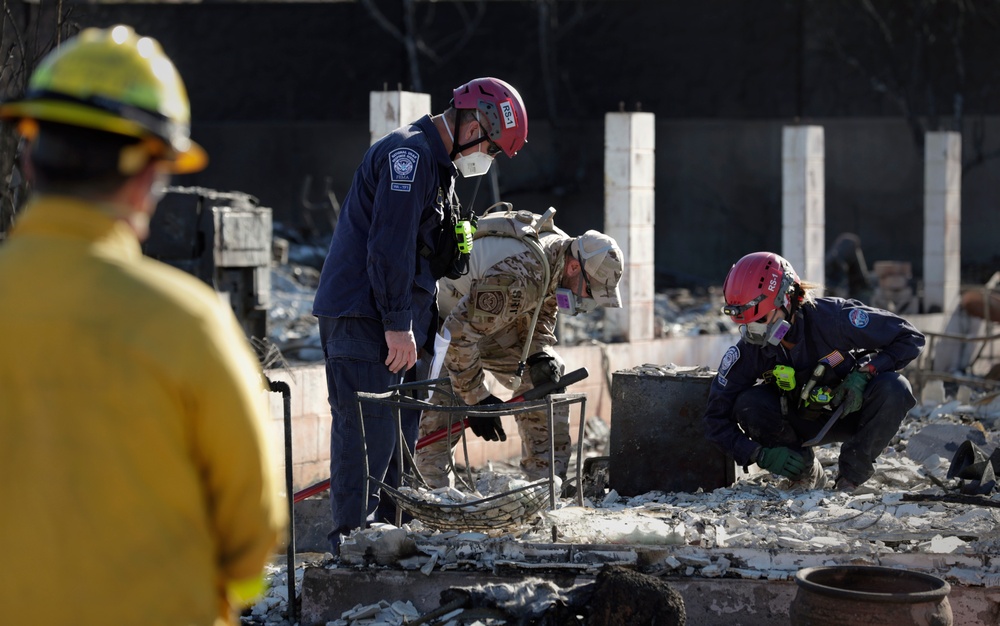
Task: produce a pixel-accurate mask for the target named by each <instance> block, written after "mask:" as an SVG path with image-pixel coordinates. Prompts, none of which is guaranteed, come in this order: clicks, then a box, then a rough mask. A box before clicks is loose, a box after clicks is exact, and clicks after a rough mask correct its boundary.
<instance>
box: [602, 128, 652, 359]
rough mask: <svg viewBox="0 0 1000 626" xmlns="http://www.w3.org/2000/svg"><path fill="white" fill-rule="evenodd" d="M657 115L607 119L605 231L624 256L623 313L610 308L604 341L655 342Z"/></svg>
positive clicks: (606, 311)
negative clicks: (654, 229) (619, 247)
mask: <svg viewBox="0 0 1000 626" xmlns="http://www.w3.org/2000/svg"><path fill="white" fill-rule="evenodd" d="M655 147H656V116H655V115H653V114H652V113H606V114H605V116H604V232H605V234H607V235H609V236H611V237H613V238H614V239H615V241H617V242H618V245H619V246H621V249H622V252H623V253H624V255H625V260H624V266H625V272H624V276H623V277H622V281H621V283H620V288H621V292H622V304H623V308H621V309H606V310H605V313H606V314H607V317H606V319H607V322H608V323H607V324H606V325H605V329H604V334H605V339H608V340H610V339H614V338H624V339H625V340H627V341H637V340H643V339H652V338H653V292H654V284H653V283H654V274H655V269H654V257H653V223H654V217H653V214H654V203H653V200H654V195H653V190H654V178H655V168H654V165H655V161H654V149H655Z"/></svg>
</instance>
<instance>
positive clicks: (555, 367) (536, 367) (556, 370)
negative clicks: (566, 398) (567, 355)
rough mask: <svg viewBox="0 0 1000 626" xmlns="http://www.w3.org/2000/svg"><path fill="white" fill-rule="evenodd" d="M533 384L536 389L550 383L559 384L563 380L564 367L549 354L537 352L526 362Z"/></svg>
mask: <svg viewBox="0 0 1000 626" xmlns="http://www.w3.org/2000/svg"><path fill="white" fill-rule="evenodd" d="M525 365H527V366H528V375H529V376H530V377H531V384H532V385H534V386H535V387H537V386H539V385H544V384H545V383H548V382H553V383H557V382H559V379H560V378H562V369H563V368H562V366H561V365H560V363H559V361H557V360H556V357H554V356H553V355H551V354H549V353H548V352H536V353H534V354H532V355H531V356H529V357H528V360H527V361H525Z"/></svg>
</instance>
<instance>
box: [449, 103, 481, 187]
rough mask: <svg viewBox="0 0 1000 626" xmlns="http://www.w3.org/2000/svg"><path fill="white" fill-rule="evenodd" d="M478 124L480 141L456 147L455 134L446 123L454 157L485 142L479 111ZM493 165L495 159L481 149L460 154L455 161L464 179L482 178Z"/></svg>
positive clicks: (456, 167) (477, 113)
mask: <svg viewBox="0 0 1000 626" xmlns="http://www.w3.org/2000/svg"><path fill="white" fill-rule="evenodd" d="M476 123H477V124H479V140H478V141H475V142H473V143H471V144H465V145H464V146H455V145H454V144H455V134H454V133H453V132H452V130H451V126H449V125H448V123H447V122H445V127H446V128H447V129H448V136H449V137H451V143H452V145H453V148H452V156H454V155H455V154H457V153H459V152H461V151H462V150H468V149H469V148H470V147H472V146H474V145H479V144H480V143H482V142H483V140H484V137H483V125H482V123H480V122H479V111H476ZM492 164H493V157H492V156H490V155H489V154H487V153H485V152H483V151H482V150H481V149H477V150H476V151H475V152H473V153H472V154H459V155H458V158H457V159H455V169H457V170H458V173H459V174H461V175H462V177H463V178H473V177H475V176H482V175H483V174H485V173H486V172H488V171H490V166H491V165H492Z"/></svg>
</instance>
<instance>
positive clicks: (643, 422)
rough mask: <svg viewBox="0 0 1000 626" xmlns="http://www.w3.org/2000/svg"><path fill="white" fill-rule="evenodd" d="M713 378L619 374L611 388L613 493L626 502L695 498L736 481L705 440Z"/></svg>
mask: <svg viewBox="0 0 1000 626" xmlns="http://www.w3.org/2000/svg"><path fill="white" fill-rule="evenodd" d="M711 383H712V377H711V376H694V375H687V374H680V375H670V374H667V375H661V374H646V373H636V372H633V371H620V372H615V373H614V374H613V375H612V382H611V436H610V441H609V445H608V450H609V453H610V454H609V457H610V458H609V462H608V470H609V477H608V479H609V483H610V487H611V488H612V489H614V490H616V491H617V492H618V493H619V494H620V495H623V496H636V495H640V494H643V493H647V492H650V491H667V492H677V491H686V492H694V491H697V490H698V489H699V488H701V489H704V490H705V491H711V490H713V489H717V488H719V487H728V486H729V485H731V484H733V482H734V481H735V480H736V465H735V463H734V462H733V460H732V458H731V457H729V456H728V455H727V454H725V453H724V452H722V451H721V450H720V449H719V448H718V447H716V446H715V445H714V444H712V443H711V442H709V441H708V440H707V439H705V435H704V427H703V425H702V415H703V414H704V412H705V406H706V404H707V403H708V391H709V388H710V387H711Z"/></svg>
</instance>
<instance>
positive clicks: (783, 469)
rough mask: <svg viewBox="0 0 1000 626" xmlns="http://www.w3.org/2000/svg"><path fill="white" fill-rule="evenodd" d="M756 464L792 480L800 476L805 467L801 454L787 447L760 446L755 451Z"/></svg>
mask: <svg viewBox="0 0 1000 626" xmlns="http://www.w3.org/2000/svg"><path fill="white" fill-rule="evenodd" d="M757 465H759V466H761V467H763V468H764V469H766V470H767V471H769V472H772V473H774V474H781V475H782V476H786V477H788V478H791V479H792V480H798V479H799V478H801V477H802V473H803V472H804V471H805V469H806V461H805V459H803V458H802V455H801V454H799V453H798V452H795V451H794V450H790V449H788V448H761V449H760V452H758V453H757Z"/></svg>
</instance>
